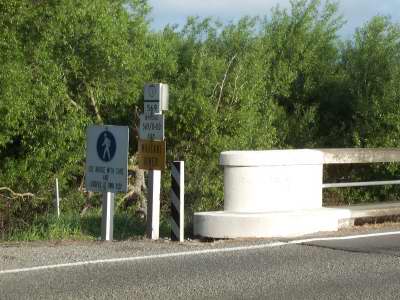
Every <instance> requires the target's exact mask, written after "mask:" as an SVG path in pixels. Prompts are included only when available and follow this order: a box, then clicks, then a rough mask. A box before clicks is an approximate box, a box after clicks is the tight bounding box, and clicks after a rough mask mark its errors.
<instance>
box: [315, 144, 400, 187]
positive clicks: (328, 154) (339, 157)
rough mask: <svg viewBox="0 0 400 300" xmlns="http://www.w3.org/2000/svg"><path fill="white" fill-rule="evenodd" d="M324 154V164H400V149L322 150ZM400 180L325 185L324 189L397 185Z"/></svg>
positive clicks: (323, 185)
mask: <svg viewBox="0 0 400 300" xmlns="http://www.w3.org/2000/svg"><path fill="white" fill-rule="evenodd" d="M320 150H321V151H322V152H323V153H324V164H356V163H383V162H400V150H399V149H379V148H377V149H373V148H364V149H362V148H360V149H320ZM396 184H400V180H381V181H363V182H338V183H323V184H322V188H323V189H326V188H343V187H360V186H379V185H396Z"/></svg>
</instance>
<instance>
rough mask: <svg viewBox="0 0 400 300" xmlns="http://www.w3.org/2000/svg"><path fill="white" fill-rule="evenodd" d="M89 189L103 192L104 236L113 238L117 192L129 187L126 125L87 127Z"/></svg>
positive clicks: (102, 226) (107, 238)
mask: <svg viewBox="0 0 400 300" xmlns="http://www.w3.org/2000/svg"><path fill="white" fill-rule="evenodd" d="M86 134H87V148H86V176H85V183H86V189H87V190H88V191H91V192H102V193H103V203H102V223H101V239H102V240H103V241H112V240H113V223H114V196H115V195H114V193H118V192H127V190H128V145H129V129H128V127H127V126H113V125H105V126H90V127H88V128H87V131H86Z"/></svg>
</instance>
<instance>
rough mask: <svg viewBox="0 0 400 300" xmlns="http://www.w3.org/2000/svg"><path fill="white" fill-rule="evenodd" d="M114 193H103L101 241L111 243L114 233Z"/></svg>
mask: <svg viewBox="0 0 400 300" xmlns="http://www.w3.org/2000/svg"><path fill="white" fill-rule="evenodd" d="M114 196H115V194H114V193H110V192H103V199H102V200H103V203H102V218H101V240H102V241H112V240H113V231H114V226H113V224H114Z"/></svg>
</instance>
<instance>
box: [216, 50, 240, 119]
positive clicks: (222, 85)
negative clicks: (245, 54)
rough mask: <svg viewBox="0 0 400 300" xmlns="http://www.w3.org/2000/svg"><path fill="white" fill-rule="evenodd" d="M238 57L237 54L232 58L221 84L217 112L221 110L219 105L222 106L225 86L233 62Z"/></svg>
mask: <svg viewBox="0 0 400 300" xmlns="http://www.w3.org/2000/svg"><path fill="white" fill-rule="evenodd" d="M236 56H237V54H235V55H234V56H232V58H231V59H230V61H229V63H228V67H227V68H226V71H225V74H224V78H223V79H222V83H221V86H220V89H219V97H218V102H217V107H216V108H215V111H216V112H217V111H218V108H219V105H220V102H221V99H222V91H223V89H224V86H225V81H226V78H227V77H228V72H229V69H230V68H231V65H232V63H233V61H234V60H235V58H236Z"/></svg>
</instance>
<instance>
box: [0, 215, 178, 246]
mask: <svg viewBox="0 0 400 300" xmlns="http://www.w3.org/2000/svg"><path fill="white" fill-rule="evenodd" d="M145 232H146V224H145V221H143V220H141V219H139V218H137V217H135V216H132V215H131V214H128V213H125V212H118V213H116V214H115V215H114V240H126V239H130V238H138V237H139V238H141V237H144V236H145ZM3 236H4V241H40V240H46V241H51V240H100V238H101V211H99V210H93V211H90V212H88V213H87V214H85V215H84V216H82V217H81V216H80V215H79V214H78V213H67V214H62V215H61V216H60V217H59V218H58V217H57V216H56V215H53V214H49V215H46V216H43V217H38V218H36V219H35V220H34V221H33V222H32V224H31V225H30V226H25V227H23V228H12V229H10V230H9V231H8V232H7V233H5V234H3ZM160 236H161V237H169V236H170V225H169V222H167V220H165V219H161V220H160Z"/></svg>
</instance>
